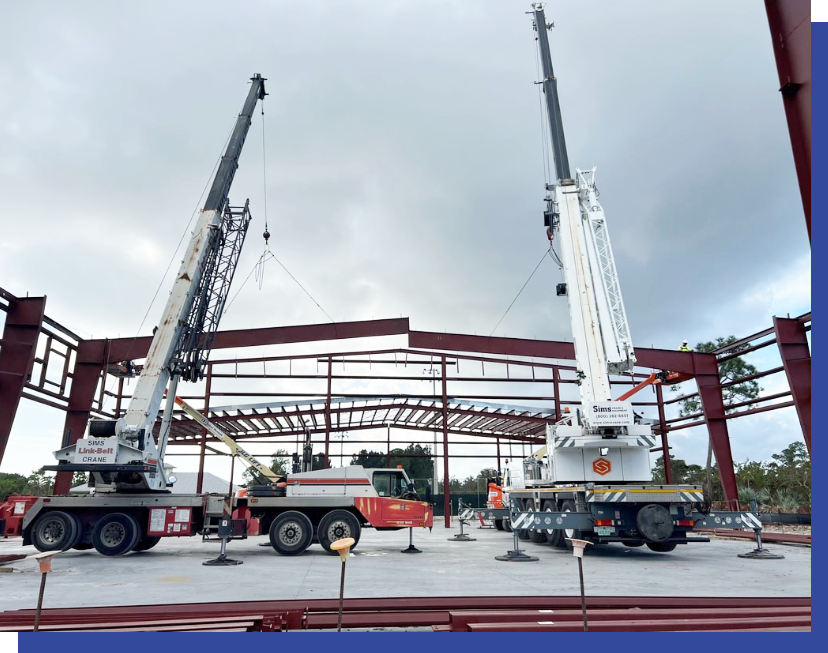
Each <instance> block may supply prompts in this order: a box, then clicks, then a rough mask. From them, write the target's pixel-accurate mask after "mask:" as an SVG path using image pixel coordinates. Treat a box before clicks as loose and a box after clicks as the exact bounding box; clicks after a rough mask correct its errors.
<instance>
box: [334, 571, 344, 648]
mask: <svg viewBox="0 0 828 653" xmlns="http://www.w3.org/2000/svg"><path fill="white" fill-rule="evenodd" d="M344 596H345V561H344V560H343V561H342V575H341V576H340V578H339V617H338V618H337V620H336V632H341V631H342V602H343V597H344Z"/></svg>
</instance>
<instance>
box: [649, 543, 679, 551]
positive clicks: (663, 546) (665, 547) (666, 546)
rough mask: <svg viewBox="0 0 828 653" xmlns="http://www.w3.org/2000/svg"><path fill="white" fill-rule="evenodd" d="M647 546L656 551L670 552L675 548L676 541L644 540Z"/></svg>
mask: <svg viewBox="0 0 828 653" xmlns="http://www.w3.org/2000/svg"><path fill="white" fill-rule="evenodd" d="M646 544H647V548H648V549H650V551H655V552H656V553H670V551H672V550H673V549H675V548H676V546H677V543H676V542H646Z"/></svg>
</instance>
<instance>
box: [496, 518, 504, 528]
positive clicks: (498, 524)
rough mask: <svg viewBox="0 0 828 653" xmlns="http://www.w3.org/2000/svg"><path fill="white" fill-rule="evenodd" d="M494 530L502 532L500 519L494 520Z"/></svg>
mask: <svg viewBox="0 0 828 653" xmlns="http://www.w3.org/2000/svg"><path fill="white" fill-rule="evenodd" d="M494 525H495V528H496V529H497V530H499V531H502V530H503V520H502V519H495V520H494Z"/></svg>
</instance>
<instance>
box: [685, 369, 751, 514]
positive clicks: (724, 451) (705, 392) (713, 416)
mask: <svg viewBox="0 0 828 653" xmlns="http://www.w3.org/2000/svg"><path fill="white" fill-rule="evenodd" d="M685 353H686V352H685ZM690 356H692V357H693V367H694V368H695V370H696V372H695V376H696V384H697V385H698V387H699V399H700V400H701V405H702V411H703V412H704V419H705V421H706V422H707V430H708V432H709V434H710V440H711V441H712V443H713V452H714V453H715V454H716V463H717V464H718V466H719V475H720V476H721V479H722V489H723V490H724V494H725V499H726V500H727V502H728V503H729V504H730V505H731V509H732V510H738V509H739V506H738V500H739V493H738V490H737V489H736V474H735V473H734V471H733V455H732V453H731V451H730V437H729V436H728V432H727V420H726V419H725V407H724V400H723V399H722V386H721V382H720V381H719V365H718V362H717V360H716V356H715V355H714V354H702V353H699V352H692V353H690Z"/></svg>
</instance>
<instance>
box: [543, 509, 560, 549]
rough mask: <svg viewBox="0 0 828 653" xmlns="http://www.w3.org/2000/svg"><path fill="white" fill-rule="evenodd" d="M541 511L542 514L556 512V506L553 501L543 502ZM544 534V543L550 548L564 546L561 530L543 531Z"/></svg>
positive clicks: (550, 529)
mask: <svg viewBox="0 0 828 653" xmlns="http://www.w3.org/2000/svg"><path fill="white" fill-rule="evenodd" d="M541 510H543V512H558V505H557V503H555V502H554V501H549V500H547V501H543V502H542V503H541ZM544 533H545V534H546V541H547V542H548V543H549V544H551V545H552V546H555V547H559V548H560V547H563V546H565V543H564V534H563V531H562V530H560V529H554V528H549V529H547V530H545V531H544Z"/></svg>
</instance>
